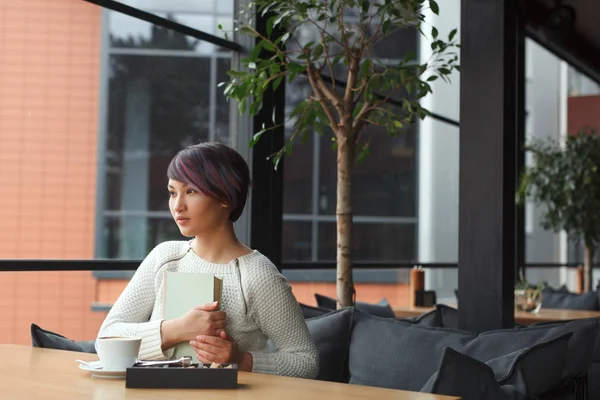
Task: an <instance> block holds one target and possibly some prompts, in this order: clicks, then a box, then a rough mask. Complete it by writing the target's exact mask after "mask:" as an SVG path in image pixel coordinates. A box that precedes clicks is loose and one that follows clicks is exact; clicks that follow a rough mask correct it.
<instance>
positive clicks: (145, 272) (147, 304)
mask: <svg viewBox="0 0 600 400" xmlns="http://www.w3.org/2000/svg"><path fill="white" fill-rule="evenodd" d="M160 253H161V245H158V246H156V247H155V248H154V249H153V250H152V251H151V252H150V253H149V254H148V256H147V257H146V258H145V259H144V261H143V262H142V263H141V264H140V266H139V268H138V269H137V271H136V272H135V274H134V275H133V278H131V280H130V281H129V283H128V284H127V286H126V287H125V289H124V290H123V292H122V293H121V295H120V296H119V298H118V299H117V301H116V302H115V304H114V305H113V306H112V308H111V310H110V311H109V313H108V315H107V316H106V319H105V320H104V322H103V323H102V326H101V327H100V332H99V333H98V337H102V336H131V337H139V338H141V339H142V344H141V346H140V351H139V355H138V357H139V358H140V359H142V360H153V359H155V360H156V359H166V358H170V357H171V356H172V355H173V354H172V353H173V349H169V350H166V351H164V352H163V350H162V337H161V334H160V328H161V324H162V321H163V319H161V318H159V319H154V320H149V319H150V316H151V315H152V310H153V308H154V303H155V301H156V296H157V293H156V289H155V286H154V276H155V273H156V268H158V265H157V264H158V260H159V258H160V257H159V255H160Z"/></svg>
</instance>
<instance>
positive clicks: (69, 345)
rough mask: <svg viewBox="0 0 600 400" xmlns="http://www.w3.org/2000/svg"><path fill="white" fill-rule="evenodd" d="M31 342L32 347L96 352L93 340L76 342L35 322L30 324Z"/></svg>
mask: <svg viewBox="0 0 600 400" xmlns="http://www.w3.org/2000/svg"><path fill="white" fill-rule="evenodd" d="M31 344H32V345H33V347H42V348H45V349H56V350H68V351H78V352H81V353H94V354H95V353H96V348H95V347H94V344H95V340H89V341H82V342H76V341H74V340H71V339H68V338H66V337H64V336H63V335H59V334H58V333H54V332H51V331H47V330H45V329H42V328H40V327H39V326H37V325H36V324H33V323H32V324H31Z"/></svg>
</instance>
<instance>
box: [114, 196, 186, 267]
mask: <svg viewBox="0 0 600 400" xmlns="http://www.w3.org/2000/svg"><path fill="white" fill-rule="evenodd" d="M165 197H166V196H165ZM166 214H167V215H166V217H155V218H152V217H149V216H148V215H133V216H132V215H128V214H126V213H122V214H121V215H120V216H110V217H107V218H106V219H105V221H104V234H105V238H104V240H105V243H106V257H107V258H123V259H143V258H144V257H146V255H147V254H148V251H149V250H150V249H152V248H153V247H154V246H155V245H157V244H158V243H162V242H164V241H167V240H186V239H187V238H185V237H184V236H182V235H181V233H180V231H179V228H178V227H177V224H176V223H175V221H173V219H172V218H171V217H170V215H169V214H168V213H166Z"/></svg>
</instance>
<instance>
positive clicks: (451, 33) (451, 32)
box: [448, 29, 458, 42]
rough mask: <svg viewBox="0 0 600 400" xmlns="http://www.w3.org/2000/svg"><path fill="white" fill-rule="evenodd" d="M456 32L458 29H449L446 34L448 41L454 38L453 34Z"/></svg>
mask: <svg viewBox="0 0 600 400" xmlns="http://www.w3.org/2000/svg"><path fill="white" fill-rule="evenodd" d="M457 32H458V29H452V30H451V31H450V34H449V35H448V41H449V42H451V41H452V39H454V36H456V33H457Z"/></svg>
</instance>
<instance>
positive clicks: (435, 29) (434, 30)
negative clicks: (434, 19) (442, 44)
mask: <svg viewBox="0 0 600 400" xmlns="http://www.w3.org/2000/svg"><path fill="white" fill-rule="evenodd" d="M438 34H439V32H438V30H437V28H436V27H435V26H434V27H432V28H431V36H432V37H433V38H434V39H437V37H438Z"/></svg>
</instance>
